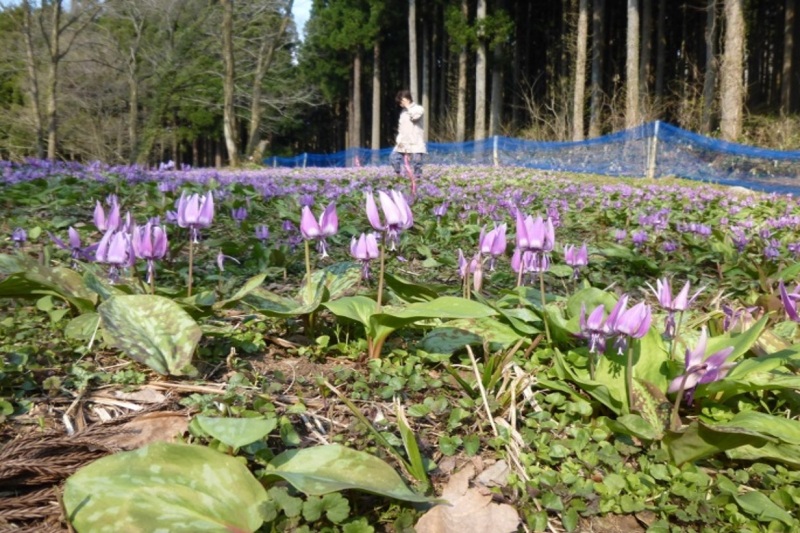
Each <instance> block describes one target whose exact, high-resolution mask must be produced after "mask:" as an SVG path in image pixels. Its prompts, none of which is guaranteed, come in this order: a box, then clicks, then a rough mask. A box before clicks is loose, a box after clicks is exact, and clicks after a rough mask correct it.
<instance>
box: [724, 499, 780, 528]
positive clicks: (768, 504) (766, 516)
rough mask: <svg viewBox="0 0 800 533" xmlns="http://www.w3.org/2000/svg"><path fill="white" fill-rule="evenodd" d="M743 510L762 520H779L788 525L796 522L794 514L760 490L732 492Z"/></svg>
mask: <svg viewBox="0 0 800 533" xmlns="http://www.w3.org/2000/svg"><path fill="white" fill-rule="evenodd" d="M731 496H732V497H733V499H734V500H735V501H736V503H737V504H738V505H739V507H741V509H742V511H744V512H745V513H747V514H748V515H750V516H752V517H753V518H755V519H756V520H759V521H761V522H771V521H772V520H778V521H780V522H783V523H784V524H786V525H787V526H791V525H792V524H794V519H793V518H792V515H790V514H789V513H787V512H786V511H785V510H784V509H782V508H781V507H779V506H778V504H776V503H775V502H773V501H772V500H770V499H769V498H768V497H767V496H766V494H764V493H763V492H759V491H749V492H745V493H743V494H738V493H733V494H731Z"/></svg>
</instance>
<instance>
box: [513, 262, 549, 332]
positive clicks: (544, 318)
mask: <svg viewBox="0 0 800 533" xmlns="http://www.w3.org/2000/svg"><path fill="white" fill-rule="evenodd" d="M520 271H522V269H521V268H520ZM539 294H540V295H541V297H542V322H544V334H545V336H546V337H547V344H549V345H551V346H552V344H553V339H551V338H550V326H548V325H547V308H546V306H547V301H546V299H545V297H544V276H543V275H542V273H541V272H539Z"/></svg>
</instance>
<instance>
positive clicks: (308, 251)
mask: <svg viewBox="0 0 800 533" xmlns="http://www.w3.org/2000/svg"><path fill="white" fill-rule="evenodd" d="M304 242H305V245H306V279H307V280H308V283H311V249H310V245H309V244H308V241H304Z"/></svg>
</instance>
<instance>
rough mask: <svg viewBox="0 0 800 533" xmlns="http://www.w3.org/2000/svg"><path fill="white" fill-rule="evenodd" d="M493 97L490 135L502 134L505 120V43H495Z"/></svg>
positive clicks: (490, 108)
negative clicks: (501, 128)
mask: <svg viewBox="0 0 800 533" xmlns="http://www.w3.org/2000/svg"><path fill="white" fill-rule="evenodd" d="M492 54H493V58H494V59H493V61H492V97H491V105H490V106H489V135H490V136H495V135H499V134H500V127H501V126H502V121H503V45H501V44H498V45H495V47H494V50H493V51H492Z"/></svg>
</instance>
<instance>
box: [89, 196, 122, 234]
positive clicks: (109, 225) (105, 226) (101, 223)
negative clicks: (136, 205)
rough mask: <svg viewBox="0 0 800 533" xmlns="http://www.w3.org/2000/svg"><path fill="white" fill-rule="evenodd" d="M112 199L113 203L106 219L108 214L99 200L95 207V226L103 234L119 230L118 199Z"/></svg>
mask: <svg viewBox="0 0 800 533" xmlns="http://www.w3.org/2000/svg"><path fill="white" fill-rule="evenodd" d="M111 198H112V201H111V207H110V209H109V212H108V217H106V212H105V210H104V209H103V206H102V205H101V204H100V201H99V200H98V201H97V203H96V204H95V206H94V225H95V226H96V227H97V229H98V231H101V232H103V233H105V232H107V231H109V230H111V231H116V230H117V229H118V228H119V223H120V215H119V203H118V202H117V201H116V197H111Z"/></svg>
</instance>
